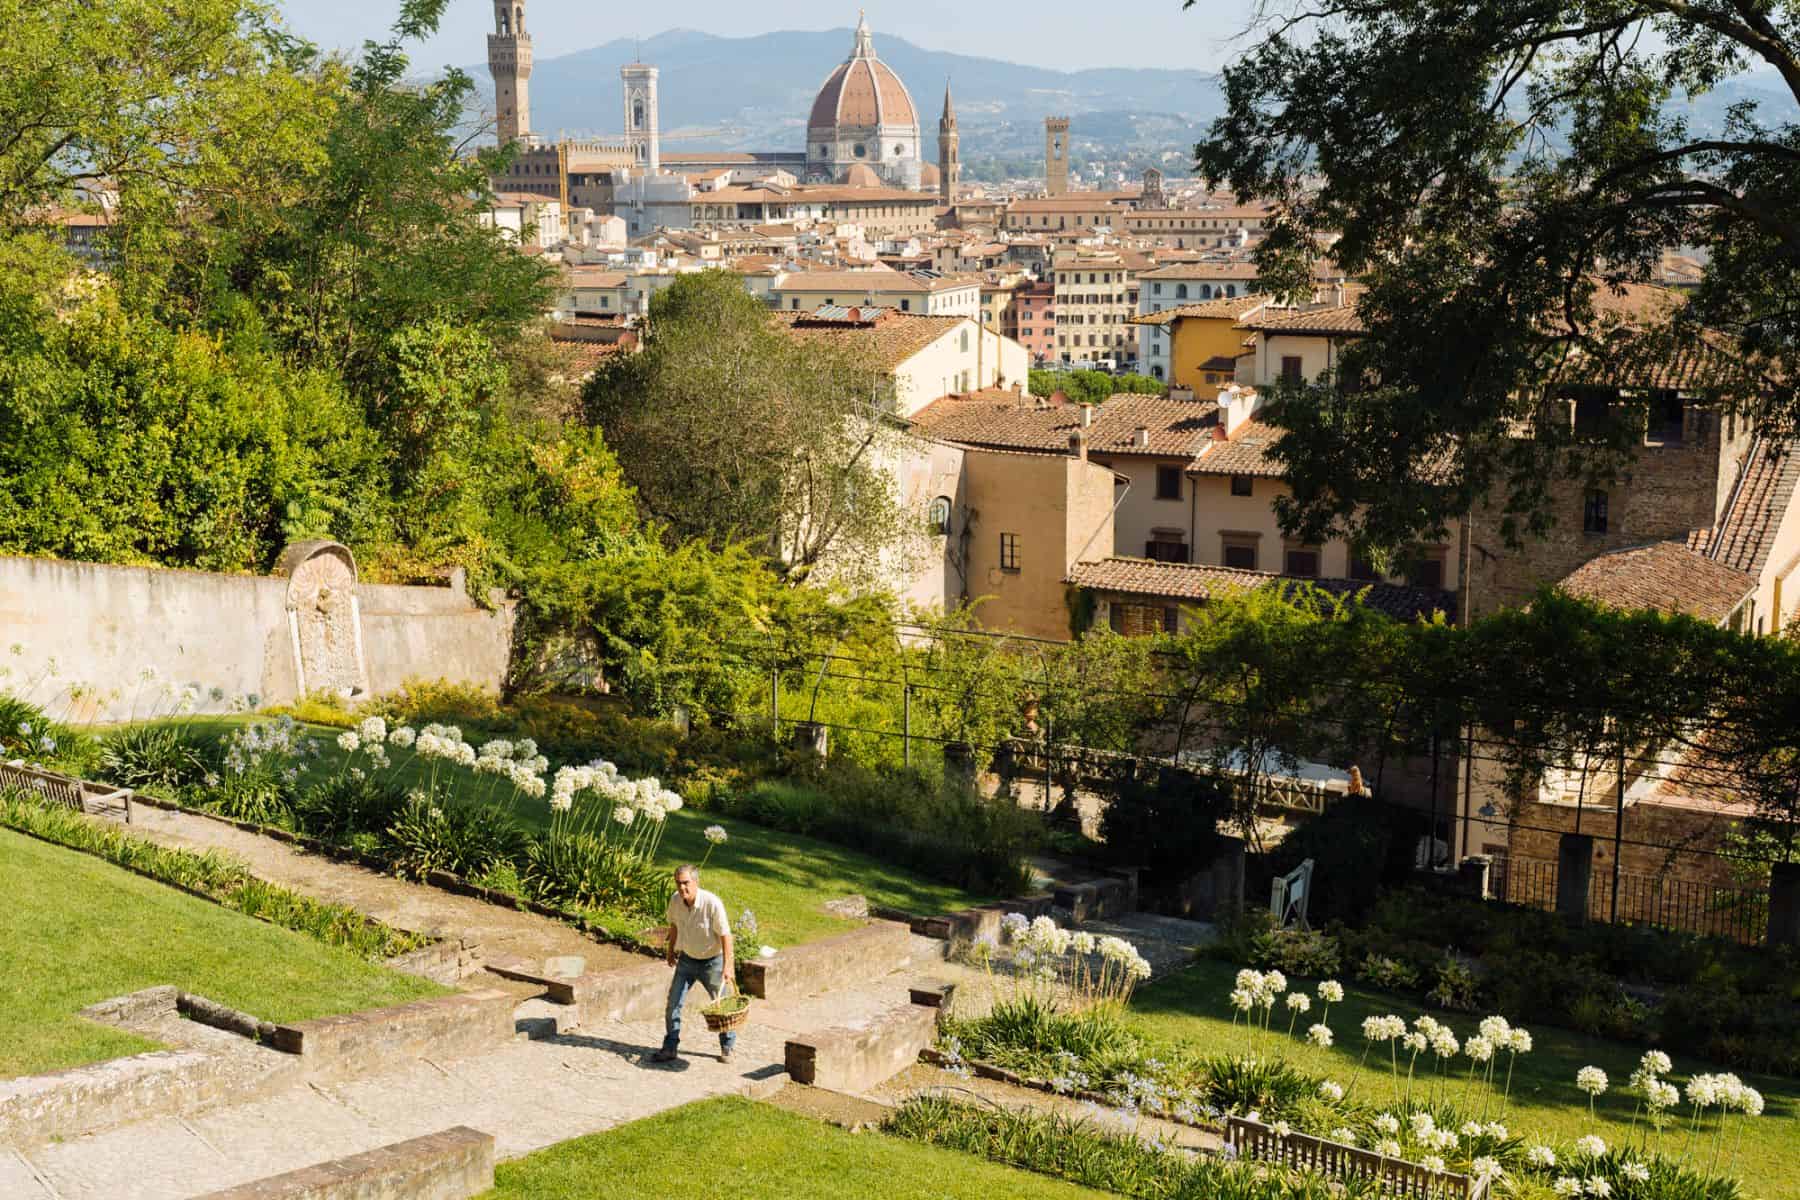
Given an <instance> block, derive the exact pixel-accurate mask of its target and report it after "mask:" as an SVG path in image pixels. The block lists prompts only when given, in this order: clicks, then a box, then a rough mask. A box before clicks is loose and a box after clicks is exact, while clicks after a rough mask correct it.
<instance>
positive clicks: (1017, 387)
mask: <svg viewBox="0 0 1800 1200" xmlns="http://www.w3.org/2000/svg"><path fill="white" fill-rule="evenodd" d="M1013 395H1014V396H1017V397H1018V398H1019V399H1021V400H1023V399H1024V398H1025V381H1024V380H1023V379H1019V380H1015V381H1014V382H1013Z"/></svg>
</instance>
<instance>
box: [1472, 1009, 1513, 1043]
mask: <svg viewBox="0 0 1800 1200" xmlns="http://www.w3.org/2000/svg"><path fill="white" fill-rule="evenodd" d="M1475 1028H1476V1030H1477V1032H1479V1033H1480V1034H1481V1036H1482V1037H1484V1038H1486V1039H1487V1040H1488V1041H1490V1042H1492V1043H1494V1044H1495V1045H1502V1044H1504V1043H1505V1042H1506V1039H1507V1036H1508V1035H1509V1034H1510V1033H1511V1032H1512V1026H1511V1025H1509V1024H1507V1021H1506V1018H1505V1017H1501V1016H1493V1017H1483V1018H1481V1024H1479V1025H1477V1026H1476V1027H1475Z"/></svg>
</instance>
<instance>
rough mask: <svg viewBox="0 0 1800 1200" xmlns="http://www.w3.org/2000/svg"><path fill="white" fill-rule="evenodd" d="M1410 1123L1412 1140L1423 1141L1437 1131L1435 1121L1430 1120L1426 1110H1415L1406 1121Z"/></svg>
mask: <svg viewBox="0 0 1800 1200" xmlns="http://www.w3.org/2000/svg"><path fill="white" fill-rule="evenodd" d="M1408 1123H1409V1124H1411V1125H1412V1132H1413V1140H1414V1141H1416V1142H1423V1141H1425V1140H1426V1139H1427V1138H1429V1137H1430V1136H1431V1135H1432V1134H1434V1133H1436V1132H1437V1122H1436V1121H1434V1120H1432V1117H1431V1114H1430V1113H1428V1112H1416V1113H1414V1114H1413V1115H1412V1116H1411V1118H1409V1121H1408Z"/></svg>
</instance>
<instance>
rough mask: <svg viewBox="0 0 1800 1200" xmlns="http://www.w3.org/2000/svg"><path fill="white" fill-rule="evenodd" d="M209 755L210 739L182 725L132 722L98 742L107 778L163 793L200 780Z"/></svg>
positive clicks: (166, 793)
mask: <svg viewBox="0 0 1800 1200" xmlns="http://www.w3.org/2000/svg"><path fill="white" fill-rule="evenodd" d="M211 759H212V743H211V740H210V739H209V738H207V737H206V736H205V735H203V734H201V733H198V732H196V731H194V730H192V729H190V728H189V727H187V726H186V725H168V724H162V725H133V726H130V727H129V728H126V729H121V730H119V731H118V732H117V733H114V734H112V735H110V736H109V737H107V738H106V740H105V741H104V742H102V743H101V746H100V768H101V770H102V771H103V772H105V774H106V778H107V780H108V781H109V782H111V783H114V784H116V785H118V786H119V787H128V788H132V789H134V790H136V791H141V792H156V793H159V794H162V795H165V796H172V795H174V794H175V793H176V792H177V791H179V790H180V789H181V788H184V787H187V786H188V785H190V784H194V783H198V782H200V780H201V777H202V776H204V775H205V774H206V773H207V771H209V770H210V769H211Z"/></svg>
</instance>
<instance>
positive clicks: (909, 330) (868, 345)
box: [770, 309, 972, 371]
mask: <svg viewBox="0 0 1800 1200" xmlns="http://www.w3.org/2000/svg"><path fill="white" fill-rule="evenodd" d="M770 316H771V318H772V319H773V320H774V321H775V322H776V324H778V325H780V326H781V327H782V328H783V329H785V330H786V331H787V332H788V334H789V335H790V336H792V337H793V338H795V339H796V340H798V341H801V342H807V341H811V342H818V343H822V344H825V345H833V346H839V347H842V348H843V349H845V350H847V351H849V352H850V353H851V354H855V355H859V356H863V357H866V358H867V359H868V360H869V361H871V362H874V363H875V364H877V365H878V366H880V367H881V368H882V369H884V370H888V371H892V370H895V369H896V368H898V367H899V366H900V364H902V363H904V362H905V361H906V360H907V359H909V358H911V357H912V356H913V355H915V354H917V353H918V352H919V351H921V350H923V349H925V347H927V346H929V345H931V343H933V342H935V341H937V340H938V339H939V338H941V337H943V336H944V335H945V334H946V333H949V332H950V331H951V330H952V329H955V328H956V327H957V325H959V324H961V323H962V322H964V321H968V320H969V318H968V317H928V316H921V315H919V314H917V313H901V312H895V311H894V310H892V309H886V310H883V311H882V313H881V316H880V317H879V318H878V319H877V320H875V321H873V322H866V321H859V322H845V323H843V324H829V323H823V322H817V321H815V319H814V317H813V314H812V313H810V312H800V311H795V310H792V309H782V310H780V311H778V312H775V313H772V314H770ZM971 324H972V322H971Z"/></svg>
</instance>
